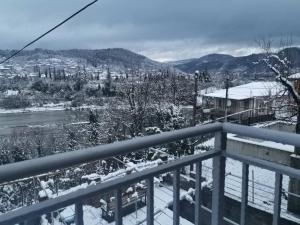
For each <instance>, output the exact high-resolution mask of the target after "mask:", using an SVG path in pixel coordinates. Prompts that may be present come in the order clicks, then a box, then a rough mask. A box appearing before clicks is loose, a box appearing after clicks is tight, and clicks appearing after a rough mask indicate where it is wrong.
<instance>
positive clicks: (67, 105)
mask: <svg viewBox="0 0 300 225" xmlns="http://www.w3.org/2000/svg"><path fill="white" fill-rule="evenodd" d="M105 107H106V106H105V105H103V106H98V105H82V106H78V107H71V102H60V103H57V104H54V103H49V104H45V105H43V106H32V107H27V108H20V109H4V108H0V114H9V113H27V112H45V111H62V110H84V109H93V110H96V109H103V108H105Z"/></svg>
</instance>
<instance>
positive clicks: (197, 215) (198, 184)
mask: <svg viewBox="0 0 300 225" xmlns="http://www.w3.org/2000/svg"><path fill="white" fill-rule="evenodd" d="M201 174H202V162H197V163H196V186H195V224H198V225H201V224H202V223H201V221H203V214H202V213H201V205H202V195H201Z"/></svg>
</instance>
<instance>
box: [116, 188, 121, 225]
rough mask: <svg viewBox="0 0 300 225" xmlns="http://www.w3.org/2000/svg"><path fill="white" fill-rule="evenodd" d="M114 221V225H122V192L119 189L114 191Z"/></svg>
mask: <svg viewBox="0 0 300 225" xmlns="http://www.w3.org/2000/svg"><path fill="white" fill-rule="evenodd" d="M115 221H116V223H115V224H116V225H122V224H123V221H122V191H121V189H117V190H115Z"/></svg>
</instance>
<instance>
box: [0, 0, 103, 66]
mask: <svg viewBox="0 0 300 225" xmlns="http://www.w3.org/2000/svg"><path fill="white" fill-rule="evenodd" d="M96 2H98V0H94V1H92V2H91V3H89V4H87V5H85V6H84V7H83V8H81V9H80V10H78V11H77V12H75V13H73V14H72V15H71V16H69V17H68V18H66V19H65V20H63V21H62V22H60V23H59V24H57V25H56V26H54V27H53V28H51V29H50V30H48V31H47V32H45V33H43V34H42V35H40V36H39V37H37V38H36V39H34V40H33V41H31V42H29V43H28V44H27V45H25V46H24V47H23V48H21V49H20V50H18V51H16V52H15V53H13V54H11V55H10V56H9V57H7V58H6V59H4V60H3V61H1V62H0V64H3V63H5V62H7V61H8V60H10V59H11V58H13V57H15V56H16V55H18V54H19V53H20V52H22V51H23V50H24V49H25V48H27V47H29V46H30V45H32V44H34V43H35V42H37V41H38V40H40V39H41V38H43V37H45V36H46V35H48V34H49V33H51V32H52V31H54V30H56V29H57V28H58V27H60V26H61V25H63V24H64V23H66V22H67V21H69V20H70V19H72V18H73V17H75V16H76V15H78V14H79V13H81V12H82V11H84V10H85V9H87V8H88V7H90V6H91V5H93V4H95V3H96Z"/></svg>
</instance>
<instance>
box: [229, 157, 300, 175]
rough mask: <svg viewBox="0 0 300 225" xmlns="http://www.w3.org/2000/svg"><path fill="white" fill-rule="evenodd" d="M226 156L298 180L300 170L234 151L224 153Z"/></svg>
mask: <svg viewBox="0 0 300 225" xmlns="http://www.w3.org/2000/svg"><path fill="white" fill-rule="evenodd" d="M224 155H225V156H226V157H228V158H232V159H235V160H238V161H241V162H244V163H247V164H250V165H253V166H258V167H261V168H264V169H268V170H271V171H273V172H278V173H282V174H284V175H287V176H290V177H292V178H296V179H299V180H300V170H298V169H294V168H292V167H289V166H284V165H282V164H278V163H274V162H270V161H266V160H263V159H258V158H254V157H252V156H245V155H239V154H236V153H228V152H227V153H225V154H224Z"/></svg>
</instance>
